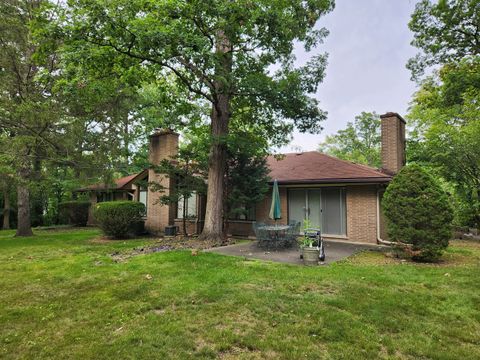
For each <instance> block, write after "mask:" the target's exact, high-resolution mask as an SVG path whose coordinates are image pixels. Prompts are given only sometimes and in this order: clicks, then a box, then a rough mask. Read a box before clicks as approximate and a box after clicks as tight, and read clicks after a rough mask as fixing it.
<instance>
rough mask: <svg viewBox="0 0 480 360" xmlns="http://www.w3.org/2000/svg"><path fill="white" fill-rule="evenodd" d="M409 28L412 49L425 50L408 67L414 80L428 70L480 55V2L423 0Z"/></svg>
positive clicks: (469, 0)
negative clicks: (428, 68)
mask: <svg viewBox="0 0 480 360" xmlns="http://www.w3.org/2000/svg"><path fill="white" fill-rule="evenodd" d="M409 27H410V30H411V31H412V32H413V33H414V40H413V41H412V45H413V46H416V47H417V48H419V49H421V50H422V53H420V54H417V56H416V57H414V58H412V59H410V61H409V62H408V65H407V67H408V68H409V69H410V70H411V72H412V77H413V78H417V79H418V78H419V76H420V75H422V74H423V73H424V71H425V69H426V68H427V67H429V66H432V65H444V64H448V63H455V62H458V61H459V60H461V59H464V58H468V57H475V56H478V55H480V1H479V0H440V1H432V0H421V1H420V2H419V3H417V5H416V6H415V11H414V13H413V14H412V18H411V20H410V23H409Z"/></svg>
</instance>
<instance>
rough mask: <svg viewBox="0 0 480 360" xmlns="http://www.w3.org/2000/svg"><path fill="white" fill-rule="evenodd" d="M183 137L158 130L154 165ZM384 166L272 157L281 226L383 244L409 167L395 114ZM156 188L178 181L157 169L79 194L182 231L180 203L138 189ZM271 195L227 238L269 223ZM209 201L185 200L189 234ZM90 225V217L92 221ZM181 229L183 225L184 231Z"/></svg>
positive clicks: (385, 126) (389, 121)
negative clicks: (117, 203)
mask: <svg viewBox="0 0 480 360" xmlns="http://www.w3.org/2000/svg"><path fill="white" fill-rule="evenodd" d="M178 137H179V135H178V134H177V133H175V132H173V131H171V130H159V131H156V132H155V133H154V134H152V135H151V136H150V137H149V141H150V144H149V157H150V162H151V163H152V164H158V163H160V161H162V160H163V159H170V158H172V157H174V156H175V155H176V154H177V151H178ZM381 139H382V141H381V157H382V168H381V169H375V168H372V167H369V166H365V165H360V164H355V163H352V162H349V161H345V160H340V159H337V158H335V157H332V156H329V155H326V154H322V153H319V152H316V151H309V152H302V153H290V154H284V156H282V157H274V156H270V157H268V159H267V164H268V166H269V168H270V177H271V179H277V181H278V184H279V192H280V198H281V208H282V219H280V220H278V223H281V224H287V223H290V222H298V221H303V220H304V219H306V218H308V219H309V220H310V222H311V224H312V226H313V227H320V228H321V229H322V233H323V235H324V237H325V238H326V239H332V240H333V239H337V240H346V241H352V242H361V243H377V242H382V241H383V240H384V239H386V231H385V226H384V221H383V216H382V213H381V208H380V203H381V199H382V196H383V193H384V191H385V188H386V186H387V185H388V183H389V182H390V181H391V179H392V177H393V175H395V174H396V173H397V172H398V171H399V170H400V169H401V167H402V166H403V165H404V164H405V120H404V119H403V118H402V117H401V116H400V115H398V114H396V113H391V112H390V113H386V114H384V115H382V116H381ZM142 181H143V183H144V184H146V183H147V182H158V183H160V184H161V185H162V186H163V187H164V189H165V193H166V194H168V191H169V189H172V186H173V185H174V184H173V180H171V179H169V178H167V177H165V176H164V175H162V174H156V173H155V172H154V171H153V170H152V169H149V170H145V171H143V172H141V173H139V174H134V175H130V176H127V177H124V178H121V179H118V180H117V181H116V182H115V184H114V185H113V186H110V187H104V186H103V187H102V186H99V185H92V186H91V187H88V188H85V189H82V191H87V192H89V193H90V199H91V201H92V204H95V203H97V202H99V201H105V200H117V199H130V200H134V201H141V202H143V203H144V204H145V205H146V207H147V216H146V222H145V227H146V228H147V229H148V230H149V231H151V232H154V233H162V232H163V231H164V229H165V227H166V226H171V225H180V224H181V222H182V219H181V216H182V214H183V211H182V208H181V206H182V204H180V203H179V204H178V205H177V206H175V205H162V204H160V203H159V202H158V198H159V193H158V192H154V191H152V190H151V189H150V188H148V187H147V186H145V185H143V187H142V186H141V185H139V184H140V183H142ZM270 203H271V192H270V193H268V194H267V196H266V197H265V199H264V200H263V201H261V202H259V203H258V204H252V207H251V208H250V209H249V211H248V214H247V215H242V216H239V217H237V218H235V219H229V227H228V230H229V233H231V234H232V235H239V236H252V235H253V227H252V224H253V222H255V221H259V222H261V221H267V220H268V213H269V209H270ZM205 204H206V201H205V198H204V197H203V196H197V195H194V196H192V197H191V198H190V199H188V202H187V206H188V208H187V215H188V220H187V224H188V228H187V231H188V232H189V233H199V232H201V229H202V226H203V219H204V214H205ZM89 221H90V223H92V222H93V218H92V217H90V219H89ZM180 228H181V227H180Z"/></svg>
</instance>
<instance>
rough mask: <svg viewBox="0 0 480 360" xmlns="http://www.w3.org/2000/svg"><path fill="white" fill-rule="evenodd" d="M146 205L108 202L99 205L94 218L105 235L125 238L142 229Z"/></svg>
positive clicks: (128, 202) (96, 207)
mask: <svg viewBox="0 0 480 360" xmlns="http://www.w3.org/2000/svg"><path fill="white" fill-rule="evenodd" d="M144 214H145V205H143V204H142V203H140V202H136V201H107V202H101V203H98V204H97V205H96V206H95V209H94V217H95V220H96V221H97V222H98V225H99V226H100V228H101V229H102V230H103V232H104V233H105V235H108V236H112V237H114V238H125V237H128V236H130V235H134V234H136V233H137V232H138V229H139V228H141V226H140V224H141V223H142V222H143V220H142V218H143V216H144Z"/></svg>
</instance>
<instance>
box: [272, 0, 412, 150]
mask: <svg viewBox="0 0 480 360" xmlns="http://www.w3.org/2000/svg"><path fill="white" fill-rule="evenodd" d="M416 2H417V1H416V0H361V1H359V0H336V7H335V10H334V11H333V12H332V13H330V14H328V15H327V16H326V17H324V18H322V19H320V21H319V26H324V27H326V28H327V29H328V30H329V31H330V35H329V36H328V37H327V39H326V41H325V44H323V45H320V46H319V47H318V48H317V49H316V50H315V51H316V52H328V53H329V60H328V67H327V71H326V78H325V80H324V82H323V83H322V84H321V85H320V87H319V91H318V94H317V98H318V99H319V100H320V107H321V108H322V109H323V110H326V111H327V112H328V119H327V120H326V121H325V122H324V123H323V127H324V129H325V130H324V131H323V132H322V133H321V134H320V135H318V134H317V135H310V134H308V135H307V134H299V133H298V132H295V134H294V138H293V141H292V142H291V143H290V145H289V146H286V147H284V148H282V149H281V150H280V151H281V152H292V151H298V150H299V149H301V151H309V150H315V149H316V148H317V146H318V143H319V142H321V141H322V140H323V139H324V138H325V136H326V135H330V134H333V133H335V132H336V131H337V130H339V129H342V128H344V127H345V126H346V123H347V121H353V120H354V118H355V116H356V115H358V114H360V113H361V112H362V111H376V112H377V113H379V114H382V113H385V112H387V111H394V112H398V113H399V114H401V115H403V114H405V113H406V110H407V108H408V104H409V102H410V98H411V96H412V94H413V92H414V91H415V84H414V83H413V82H411V81H410V73H409V71H408V70H407V69H406V68H405V64H406V62H407V60H408V59H409V58H410V57H412V56H413V55H414V54H415V53H416V52H417V51H416V49H415V48H413V47H411V46H410V41H411V40H412V33H411V32H410V30H409V29H408V22H409V20H410V15H411V13H412V12H413V9H414V7H415V3H416ZM308 56H310V54H304V53H303V51H301V50H299V51H297V58H298V60H299V62H303V60H304V59H306V57H308Z"/></svg>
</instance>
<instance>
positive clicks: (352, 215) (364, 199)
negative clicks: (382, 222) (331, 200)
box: [347, 185, 377, 244]
mask: <svg viewBox="0 0 480 360" xmlns="http://www.w3.org/2000/svg"><path fill="white" fill-rule="evenodd" d="M347 237H348V240H350V241H357V242H365V243H373V244H375V243H376V242H377V189H376V186H375V185H358V186H348V187H347Z"/></svg>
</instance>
